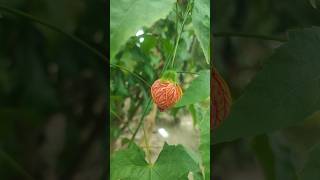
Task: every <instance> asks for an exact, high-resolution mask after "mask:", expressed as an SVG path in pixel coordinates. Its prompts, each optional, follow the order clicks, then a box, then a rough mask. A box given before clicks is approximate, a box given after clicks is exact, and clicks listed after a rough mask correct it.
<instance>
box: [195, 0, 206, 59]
mask: <svg viewBox="0 0 320 180" xmlns="http://www.w3.org/2000/svg"><path fill="white" fill-rule="evenodd" d="M192 24H193V26H194V31H195V34H196V36H197V38H198V40H199V42H200V45H201V48H202V50H203V53H204V56H205V58H206V61H207V63H208V64H209V62H210V0H195V1H194V6H193V12H192Z"/></svg>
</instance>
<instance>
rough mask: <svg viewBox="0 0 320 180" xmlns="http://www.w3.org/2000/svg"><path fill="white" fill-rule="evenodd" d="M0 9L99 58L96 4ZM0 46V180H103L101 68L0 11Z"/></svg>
mask: <svg viewBox="0 0 320 180" xmlns="http://www.w3.org/2000/svg"><path fill="white" fill-rule="evenodd" d="M0 5H5V6H8V7H11V8H15V9H19V10H21V11H24V12H26V13H29V14H32V15H33V16H35V17H38V18H40V19H42V20H43V21H45V22H47V23H49V24H52V25H55V26H57V27H59V28H61V29H62V30H63V31H65V32H67V33H70V34H73V35H75V36H77V37H79V38H80V39H83V40H85V41H86V42H87V43H88V44H90V45H91V46H92V47H94V48H96V49H98V50H99V51H100V52H101V53H105V52H106V49H107V45H108V44H107V40H106V34H105V31H106V14H105V12H106V8H107V7H106V3H105V1H103V0H94V1H89V0H56V1H51V0H41V1H33V0H31V1H26V0H0ZM0 42H1V43H0V151H1V153H0V179H6V180H7V179H8V180H9V179H10V180H11V179H27V177H26V175H24V174H26V173H27V174H29V175H30V176H32V177H34V178H35V179H50V180H54V179H68V180H69V179H79V180H80V179H83V180H87V179H92V180H94V179H105V177H106V167H107V161H106V156H107V155H106V153H105V152H106V150H107V144H106V142H105V137H106V134H105V133H104V132H105V122H106V115H105V113H106V111H105V110H106V87H107V83H106V82H107V76H106V73H105V72H106V71H105V69H106V67H107V63H106V62H105V61H103V60H102V59H99V57H97V56H95V55H94V54H92V53H91V52H90V51H89V50H87V49H86V48H84V47H83V46H81V45H79V44H78V43H76V42H74V41H72V40H70V39H69V38H67V37H66V36H64V35H62V34H61V33H57V32H55V31H52V30H51V29H48V28H47V27H44V26H41V25H39V24H35V23H32V22H30V21H28V20H26V19H24V18H22V17H20V16H16V15H14V14H9V13H7V12H5V11H3V10H2V9H1V8H0ZM13 160H14V161H16V162H15V163H17V164H18V166H20V167H21V168H23V169H24V170H19V169H20V168H18V167H17V164H15V163H13ZM24 171H25V172H24Z"/></svg>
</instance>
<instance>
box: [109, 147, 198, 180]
mask: <svg viewBox="0 0 320 180" xmlns="http://www.w3.org/2000/svg"><path fill="white" fill-rule="evenodd" d="M198 169H199V166H198V164H197V163H196V162H195V161H194V159H193V158H192V157H191V156H190V155H189V153H188V152H187V151H186V150H185V148H184V147H183V146H181V145H177V146H175V145H168V144H166V143H165V144H164V147H163V149H162V151H161V153H160V155H159V157H158V159H157V160H156V162H155V163H154V164H148V163H147V162H146V161H145V155H144V152H143V150H141V149H140V148H139V147H138V146H137V145H135V144H133V145H132V146H130V147H129V148H128V149H125V150H121V151H118V152H116V153H115V154H114V156H113V157H112V159H111V180H118V179H132V180H163V179H187V176H188V172H197V171H199V170H198Z"/></svg>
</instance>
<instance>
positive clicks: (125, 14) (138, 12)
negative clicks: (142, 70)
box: [110, 0, 175, 59]
mask: <svg viewBox="0 0 320 180" xmlns="http://www.w3.org/2000/svg"><path fill="white" fill-rule="evenodd" d="M174 2H175V1H174V0H162V1H158V0H111V2H110V10H111V12H110V20H111V21H110V44H111V47H110V57H111V59H113V57H114V56H115V55H116V53H117V52H118V51H119V49H120V48H121V46H122V45H124V44H125V42H126V41H127V40H128V38H129V37H130V36H132V35H134V34H135V33H136V32H137V31H138V30H139V29H140V28H142V27H143V26H147V27H148V26H151V25H152V24H153V23H154V22H156V21H157V20H159V19H161V18H165V17H166V16H167V15H168V14H169V12H170V11H171V10H172V7H173V4H174Z"/></svg>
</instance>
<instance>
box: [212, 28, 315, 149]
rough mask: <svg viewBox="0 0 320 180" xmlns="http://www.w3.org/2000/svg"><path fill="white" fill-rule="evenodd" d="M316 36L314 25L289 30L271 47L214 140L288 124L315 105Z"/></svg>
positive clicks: (308, 111)
mask: <svg viewBox="0 0 320 180" xmlns="http://www.w3.org/2000/svg"><path fill="white" fill-rule="evenodd" d="M319 37H320V29H319V28H316V27H315V28H310V29H304V30H296V31H291V32H290V33H289V42H287V43H286V44H284V45H283V46H281V47H280V48H278V49H277V50H276V51H275V53H274V54H273V55H272V56H271V57H270V58H269V60H268V62H267V63H266V64H265V65H264V68H263V70H262V71H261V72H259V73H258V74H257V76H256V77H255V78H254V79H253V80H252V82H251V83H250V85H249V86H248V87H247V88H246V90H245V92H244V94H243V95H242V96H241V97H240V98H239V99H238V100H237V101H236V102H235V103H234V105H233V107H232V109H231V114H230V116H229V118H228V119H227V120H225V122H224V123H223V125H222V126H221V127H220V128H219V129H218V130H217V131H216V138H215V139H214V142H215V143H219V142H225V141H231V140H234V139H237V138H241V137H248V136H254V135H257V134H262V133H269V132H272V131H274V130H277V129H281V128H284V127H288V126H292V125H293V124H297V123H299V122H302V121H303V120H304V119H305V118H306V117H307V116H309V115H311V114H312V113H313V112H314V111H316V110H318V109H319V107H320V101H319V91H320V86H319V82H320V81H319V68H320V63H319V58H318V54H319V53H318V49H319V47H320V40H319ZM239 124H243V126H242V128H239Z"/></svg>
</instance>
